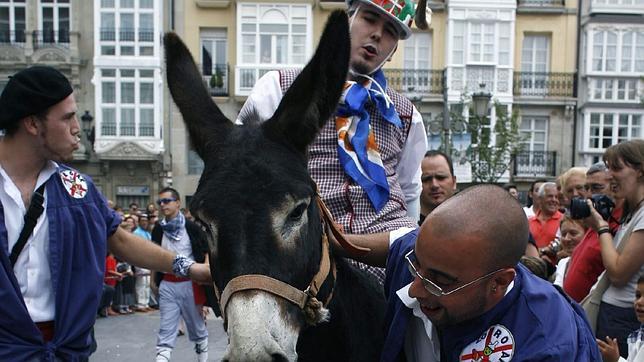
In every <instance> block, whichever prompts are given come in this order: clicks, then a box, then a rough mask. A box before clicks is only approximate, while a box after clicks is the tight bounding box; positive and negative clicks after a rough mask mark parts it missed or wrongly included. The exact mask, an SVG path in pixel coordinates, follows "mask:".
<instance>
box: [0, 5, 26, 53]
mask: <svg viewBox="0 0 644 362" xmlns="http://www.w3.org/2000/svg"><path fill="white" fill-rule="evenodd" d="M25 1H26V0H1V1H0V43H12V44H15V43H24V42H25V25H26V22H25Z"/></svg>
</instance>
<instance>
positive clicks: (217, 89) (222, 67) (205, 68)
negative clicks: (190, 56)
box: [199, 64, 229, 97]
mask: <svg viewBox="0 0 644 362" xmlns="http://www.w3.org/2000/svg"><path fill="white" fill-rule="evenodd" d="M199 67H200V69H201V74H202V75H203V80H204V83H205V84H206V88H208V90H209V91H210V95H211V96H213V97H225V96H228V79H229V66H228V64H201V65H199Z"/></svg>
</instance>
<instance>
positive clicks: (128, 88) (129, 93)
mask: <svg viewBox="0 0 644 362" xmlns="http://www.w3.org/2000/svg"><path fill="white" fill-rule="evenodd" d="M121 103H129V104H133V103H134V83H132V82H122V83H121Z"/></svg>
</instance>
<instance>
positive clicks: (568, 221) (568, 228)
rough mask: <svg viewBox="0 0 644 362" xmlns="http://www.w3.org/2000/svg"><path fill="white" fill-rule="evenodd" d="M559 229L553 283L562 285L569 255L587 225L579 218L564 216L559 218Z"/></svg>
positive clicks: (583, 233)
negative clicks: (559, 241) (558, 246)
mask: <svg viewBox="0 0 644 362" xmlns="http://www.w3.org/2000/svg"><path fill="white" fill-rule="evenodd" d="M559 230H560V231H561V250H559V252H557V260H558V262H557V270H556V271H555V280H554V282H553V283H554V284H556V285H558V286H560V287H563V281H564V278H565V277H566V269H567V268H568V262H569V261H570V256H571V255H572V252H573V250H575V247H576V246H577V244H579V242H580V241H581V239H583V238H584V235H585V234H586V230H587V227H586V225H585V224H584V223H583V221H581V220H575V219H573V218H571V217H570V216H564V217H563V219H561V224H560V226H559Z"/></svg>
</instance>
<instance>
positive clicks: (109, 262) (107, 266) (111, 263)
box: [103, 255, 116, 286]
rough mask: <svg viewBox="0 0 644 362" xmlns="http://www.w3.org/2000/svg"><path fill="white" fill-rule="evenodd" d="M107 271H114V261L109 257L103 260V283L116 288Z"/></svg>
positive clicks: (113, 279)
mask: <svg viewBox="0 0 644 362" xmlns="http://www.w3.org/2000/svg"><path fill="white" fill-rule="evenodd" d="M109 271H113V272H115V271H116V259H114V257H113V256H111V255H110V256H108V257H106V258H105V278H104V279H103V281H104V282H105V284H107V285H111V286H116V278H114V277H113V276H112V275H111V274H109V273H108V272H109ZM108 277H109V278H108Z"/></svg>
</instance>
